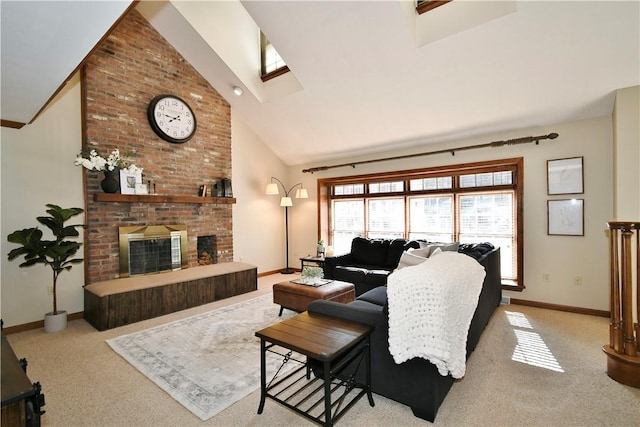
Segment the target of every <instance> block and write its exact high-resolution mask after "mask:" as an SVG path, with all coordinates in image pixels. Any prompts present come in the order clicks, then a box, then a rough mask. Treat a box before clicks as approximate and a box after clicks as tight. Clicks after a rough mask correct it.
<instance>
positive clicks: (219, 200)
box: [93, 193, 236, 205]
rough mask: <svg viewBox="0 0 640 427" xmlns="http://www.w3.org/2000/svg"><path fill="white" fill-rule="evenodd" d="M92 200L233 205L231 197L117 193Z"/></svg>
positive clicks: (98, 194) (96, 194) (99, 194)
mask: <svg viewBox="0 0 640 427" xmlns="http://www.w3.org/2000/svg"><path fill="white" fill-rule="evenodd" d="M93 200H94V201H96V202H120V203H193V204H218V205H229V204H234V203H235V202H236V199H235V198H233V197H199V196H176V195H173V196H171V195H161V194H144V195H143V194H119V193H95V194H94V195H93Z"/></svg>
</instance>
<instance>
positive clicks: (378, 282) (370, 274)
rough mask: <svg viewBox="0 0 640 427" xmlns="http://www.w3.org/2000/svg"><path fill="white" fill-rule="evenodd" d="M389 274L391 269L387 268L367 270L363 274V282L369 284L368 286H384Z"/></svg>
mask: <svg viewBox="0 0 640 427" xmlns="http://www.w3.org/2000/svg"><path fill="white" fill-rule="evenodd" d="M389 274H391V271H389V270H381V269H376V270H369V271H367V274H365V276H364V283H366V284H367V285H371V286H368V287H373V286H384V285H386V284H387V277H389Z"/></svg>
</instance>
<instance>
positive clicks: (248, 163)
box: [231, 110, 295, 273]
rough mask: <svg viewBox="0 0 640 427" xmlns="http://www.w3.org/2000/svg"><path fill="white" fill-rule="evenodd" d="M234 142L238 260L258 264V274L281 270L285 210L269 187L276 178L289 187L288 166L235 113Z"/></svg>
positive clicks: (233, 181) (235, 238) (236, 258)
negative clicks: (273, 178) (268, 194)
mask: <svg viewBox="0 0 640 427" xmlns="http://www.w3.org/2000/svg"><path fill="white" fill-rule="evenodd" d="M231 141H232V143H231V170H232V176H233V178H232V185H233V196H234V197H235V198H236V204H235V205H234V206H233V254H234V260H235V261H243V262H248V263H250V264H254V265H257V266H258V273H263V272H269V271H274V270H277V269H281V268H283V267H284V265H285V227H284V210H283V208H281V207H280V198H279V197H277V196H267V195H266V194H265V187H266V186H267V184H268V183H269V182H270V179H271V177H272V176H275V177H276V178H278V179H280V180H282V181H283V182H284V183H285V184H287V183H288V181H287V178H288V177H287V167H286V166H285V164H284V163H283V162H282V161H281V160H280V159H279V158H278V157H277V156H276V155H275V154H274V153H273V152H272V151H271V150H270V149H269V148H267V146H266V145H265V144H264V143H263V142H262V141H261V140H260V138H259V137H258V136H257V135H256V134H255V133H253V132H252V131H251V130H250V129H249V128H248V127H247V126H246V125H245V124H244V123H243V122H242V121H240V120H238V119H237V117H236V116H235V115H234V114H233V110H232V111H231ZM294 203H295V202H294ZM292 211H293V209H291V210H290V213H292ZM289 227H290V231H291V228H292V226H291V224H290V226H289Z"/></svg>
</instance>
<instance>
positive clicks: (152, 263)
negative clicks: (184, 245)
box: [129, 236, 182, 276]
mask: <svg viewBox="0 0 640 427" xmlns="http://www.w3.org/2000/svg"><path fill="white" fill-rule="evenodd" d="M180 258H181V257H180V236H174V237H171V238H168V239H167V238H157V239H145V240H138V241H136V240H133V241H132V240H130V241H129V275H130V276H135V275H138V274H148V273H157V272H160V271H167V270H177V269H179V268H180V266H181V264H182V262H181V259H180Z"/></svg>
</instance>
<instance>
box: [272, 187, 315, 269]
mask: <svg viewBox="0 0 640 427" xmlns="http://www.w3.org/2000/svg"><path fill="white" fill-rule="evenodd" d="M274 181H276V182H274ZM278 184H280V186H281V187H282V191H283V192H284V196H282V198H281V199H280V206H281V207H283V208H284V227H285V233H286V234H285V235H286V240H285V242H286V243H285V247H286V250H287V252H286V261H287V266H286V268H285V269H284V270H280V273H282V274H292V273H293V272H295V270H294V269H293V268H289V207H290V206H293V201H292V200H291V196H289V193H291V191H293V189H294V188H296V187H300V188H298V189H297V190H296V199H308V198H309V194H308V193H307V190H306V189H305V188H302V183H301V182H299V183H297V184H295V185H294V186H292V187H291V188H289V189H288V190H287V188H286V187H285V186H284V184H283V183H282V181H280V180H279V179H278V178H275V177H273V176H272V177H271V183H269V184H267V191H266V193H267V194H268V195H277V194H280V190H279V188H278Z"/></svg>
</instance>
